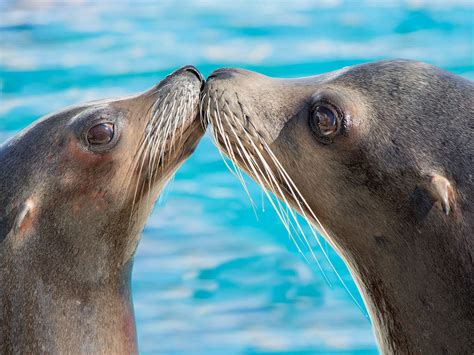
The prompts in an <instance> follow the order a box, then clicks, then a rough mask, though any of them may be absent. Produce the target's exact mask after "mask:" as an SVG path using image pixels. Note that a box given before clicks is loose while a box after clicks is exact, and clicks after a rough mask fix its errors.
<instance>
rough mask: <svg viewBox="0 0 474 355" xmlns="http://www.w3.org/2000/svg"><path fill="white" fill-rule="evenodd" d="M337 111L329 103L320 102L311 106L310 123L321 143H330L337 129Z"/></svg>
mask: <svg viewBox="0 0 474 355" xmlns="http://www.w3.org/2000/svg"><path fill="white" fill-rule="evenodd" d="M339 116H340V115H339V112H338V111H337V110H336V108H335V107H333V106H332V105H330V104H327V103H321V104H318V105H316V106H315V107H314V108H313V111H312V115H311V117H310V125H311V128H312V129H313V131H314V133H315V134H316V136H317V137H318V138H320V140H321V141H322V142H323V143H330V142H331V141H332V140H331V138H332V137H333V136H335V135H336V134H337V133H338V131H339V126H340V119H339Z"/></svg>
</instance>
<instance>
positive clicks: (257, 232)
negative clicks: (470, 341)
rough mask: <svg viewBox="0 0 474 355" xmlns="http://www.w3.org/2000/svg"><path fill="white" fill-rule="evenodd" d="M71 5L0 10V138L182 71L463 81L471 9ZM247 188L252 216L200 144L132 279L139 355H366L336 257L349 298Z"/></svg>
mask: <svg viewBox="0 0 474 355" xmlns="http://www.w3.org/2000/svg"><path fill="white" fill-rule="evenodd" d="M71 3H75V4H76V5H67V4H66V2H65V1H60V2H56V1H48V0H41V1H18V2H15V1H3V2H1V3H0V11H1V13H0V36H1V37H0V46H1V47H0V60H1V61H0V88H1V97H0V100H1V101H0V143H1V142H2V141H4V140H5V139H6V138H7V137H9V136H11V135H13V134H14V133H15V132H17V131H18V130H19V129H21V128H23V127H25V126H26V125H28V124H29V123H31V122H32V121H34V120H35V119H37V118H39V117H40V116H42V115H44V114H46V113H49V112H51V111H54V110H56V109H58V108H61V107H63V106H66V105H69V104H73V103H77V102H81V101H86V100H93V99H98V98H104V97H110V96H117V95H123V94H127V93H131V92H136V91H142V90H144V89H146V88H148V87H150V86H152V85H153V84H154V83H156V82H158V81H159V80H160V79H161V78H163V77H164V76H165V75H166V74H167V73H169V72H170V71H172V70H174V69H176V68H177V67H179V66H181V65H184V64H194V65H196V66H197V67H198V68H199V69H200V70H201V71H202V72H203V73H204V74H205V75H208V74H209V73H210V72H211V71H212V70H213V69H215V68H218V67H220V66H241V67H245V68H249V69H253V70H257V71H260V72H263V73H265V74H268V75H273V76H283V77H294V76H303V75H311V74H317V73H322V72H326V71H330V70H334V69H338V68H340V67H343V66H347V65H352V64H356V63H361V62H365V61H372V60H377V59H384V58H411V59H417V60H423V61H426V62H429V63H432V64H435V65H438V66H440V67H443V68H445V69H447V70H450V71H453V72H455V73H458V74H460V75H463V76H465V77H468V78H470V79H474V63H473V57H474V44H473V38H474V25H473V21H474V20H473V19H474V9H473V5H472V4H473V3H472V1H438V0H436V1H435V0H432V1H429V0H413V1H403V2H397V1H390V0H386V1H380V2H375V1H361V2H346V1H338V0H326V1H320V2H311V1H305V0H295V1H287V2H282V1H258V2H257V1H243V0H234V1H210V0H200V1H179V2H171V1H161V2H159V3H158V2H153V3H152V2H133V3H132V2H131V1H130V2H124V1H122V2H119V1H110V2H109V1H105V2H99V1H71ZM249 184H250V190H251V193H252V196H253V199H254V200H255V202H256V206H257V215H258V220H257V219H256V217H255V215H254V212H253V211H252V208H251V205H250V202H249V199H248V198H247V196H246V195H245V192H244V191H243V189H242V188H241V186H240V184H239V182H238V181H237V180H236V179H235V178H234V177H233V176H232V175H231V174H230V173H229V172H228V171H227V170H226V168H225V165H224V164H223V163H222V161H221V158H220V156H219V154H218V152H217V150H216V149H215V148H214V146H213V145H212V143H211V140H210V138H209V137H207V136H206V137H205V138H204V139H203V140H202V142H201V144H200V145H199V147H198V149H197V151H196V153H195V154H194V155H193V156H192V157H191V158H190V159H189V160H188V161H187V162H186V163H185V164H184V166H183V167H182V169H181V170H180V171H179V172H178V173H177V175H176V177H175V179H174V181H173V183H172V184H171V185H170V186H169V187H168V189H167V191H166V193H165V194H164V197H163V198H162V199H161V201H160V202H159V203H158V204H157V206H156V208H155V210H154V211H153V214H152V216H151V217H150V219H149V221H148V224H147V226H146V228H145V231H144V235H143V240H142V242H141V244H140V247H139V249H138V253H137V257H136V262H135V268H134V273H133V293H134V303H135V311H136V318H137V327H138V338H139V346H140V350H141V352H142V353H162V354H262V353H266V354H268V353H285V354H290V353H291V354H295V353H297V354H316V353H318V354H329V353H330V354H341V353H344V354H375V353H377V350H376V345H375V340H374V336H373V334H372V330H371V326H370V322H369V320H368V319H367V318H366V314H365V311H364V310H363V309H362V310H361V309H360V308H359V307H358V305H357V302H358V303H360V302H361V300H360V297H359V296H358V293H357V290H356V288H355V285H354V284H353V282H352V279H351V277H350V275H349V273H348V271H347V270H346V268H345V267H344V265H343V263H342V262H341V260H340V259H339V258H338V257H337V256H336V255H335V254H334V252H332V251H331V250H330V248H329V247H328V246H326V245H324V246H323V247H324V248H327V249H328V251H329V254H330V256H331V259H332V262H333V263H334V264H335V266H336V269H337V270H338V272H339V273H340V274H341V276H342V278H343V280H344V281H345V282H346V283H347V284H348V288H349V290H350V292H351V293H354V294H355V295H356V296H355V298H356V301H357V302H355V301H354V300H352V299H351V297H350V295H349V293H348V292H347V291H346V290H345V289H344V288H343V287H342V285H341V282H339V281H338V280H337V277H336V275H335V273H334V272H333V271H332V270H331V268H330V265H329V264H328V263H327V262H323V268H324V270H325V273H326V275H327V277H328V279H329V281H330V284H331V285H330V284H328V283H327V282H326V281H325V279H324V277H323V275H322V273H321V272H320V271H318V269H317V267H316V266H315V265H314V263H311V264H307V263H306V262H305V261H304V260H303V258H302V257H301V256H300V255H299V254H298V253H297V250H296V248H295V247H294V246H293V244H292V242H291V241H290V240H289V238H288V236H287V233H286V232H285V229H284V227H283V225H282V224H281V223H280V222H279V221H278V218H277V217H276V215H275V213H274V212H272V211H271V208H270V206H268V203H267V205H265V206H262V203H261V194H260V189H259V188H258V186H256V185H255V184H253V183H252V182H249ZM316 250H318V249H316ZM317 254H318V257H319V259H320V260H324V258H323V256H322V253H321V251H317Z"/></svg>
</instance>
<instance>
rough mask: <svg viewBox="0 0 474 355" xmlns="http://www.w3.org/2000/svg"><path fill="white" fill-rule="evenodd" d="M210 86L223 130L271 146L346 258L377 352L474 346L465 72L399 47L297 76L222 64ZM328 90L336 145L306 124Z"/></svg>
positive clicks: (471, 103)
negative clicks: (396, 55)
mask: <svg viewBox="0 0 474 355" xmlns="http://www.w3.org/2000/svg"><path fill="white" fill-rule="evenodd" d="M204 95H206V97H208V98H209V99H208V101H206V100H205V101H204V103H205V107H204V111H206V110H208V112H211V114H210V119H211V123H214V124H215V123H216V120H218V119H219V118H218V117H216V115H213V114H212V112H213V110H215V109H217V108H218V109H219V110H220V112H221V115H223V114H224V113H226V114H227V117H231V120H230V121H229V122H230V123H229V122H227V123H225V122H224V123H223V124H224V128H225V130H226V131H227V132H229V131H230V125H232V127H233V128H234V129H239V127H240V135H241V137H245V132H244V131H246V132H247V133H248V134H249V135H250V136H252V137H260V139H263V140H264V141H265V142H266V143H267V144H268V145H269V146H270V147H271V150H272V151H273V152H274V154H275V155H276V156H277V158H278V160H279V161H280V162H281V164H282V165H283V166H284V168H285V169H286V171H287V172H288V173H289V175H290V176H291V178H292V179H293V181H294V182H295V184H296V186H297V187H298V188H299V190H300V191H301V193H302V195H303V196H304V198H305V199H306V200H307V202H308V204H309V206H310V208H311V210H312V211H314V213H315V215H316V216H317V218H318V219H319V221H320V222H321V224H322V225H323V226H324V228H325V229H326V230H327V231H328V235H326V237H327V238H328V239H329V241H330V242H331V243H332V245H334V246H335V248H336V249H337V250H338V252H339V254H340V255H341V256H342V257H343V258H344V260H345V262H346V263H347V265H348V266H349V268H350V270H351V272H352V274H353V276H354V278H355V280H356V282H357V284H358V287H359V289H360V291H361V293H362V295H363V298H364V300H365V303H366V306H367V308H368V310H369V313H370V316H371V319H372V322H373V325H374V329H375V333H376V337H377V339H378V344H379V347H380V349H381V351H382V352H383V353H385V354H471V353H473V351H474V266H473V252H474V239H473V238H474V211H473V209H474V207H473V201H474V193H473V192H474V187H473V166H474V164H473V129H474V84H473V83H472V82H471V81H469V80H466V79H463V78H461V77H459V76H456V75H453V74H451V73H449V72H446V71H443V70H441V69H439V68H436V67H433V66H431V65H428V64H424V63H419V62H413V61H405V60H394V61H381V62H374V63H368V64H364V65H359V66H354V67H350V68H344V69H342V70H340V71H336V72H333V73H328V74H323V75H319V76H315V77H309V78H300V79H276V78H269V77H266V76H263V75H260V74H257V73H254V72H250V71H246V70H241V69H220V70H218V71H216V72H214V73H213V74H212V75H211V76H210V78H209V79H208V82H207V86H206V88H205V90H204ZM322 99H328V100H329V101H331V100H334V101H335V104H336V106H339V107H341V108H342V110H343V111H344V112H345V115H347V127H345V133H344V134H342V135H340V136H337V137H335V138H334V140H333V143H332V144H322V143H321V142H320V141H318V140H317V139H316V137H315V134H314V133H313V131H312V129H311V128H310V125H309V123H308V122H309V115H310V110H311V107H312V105H314V104H315V100H322ZM224 107H225V109H224ZM237 121H239V122H240V123H241V124H235V122H237ZM242 126H243V127H244V128H242ZM228 137H231V135H230V134H228ZM230 139H231V140H233V142H232V144H235V139H233V138H230ZM220 143H221V147H222V149H223V150H224V151H227V150H226V147H225V146H224V145H223V144H222V141H221V142H220ZM249 151H251V150H249ZM236 161H237V163H238V164H240V166H241V167H243V168H244V169H245V164H243V162H242V161H239V159H236ZM247 170H248V169H247ZM250 173H251V172H250ZM251 175H253V174H252V173H251ZM436 181H438V182H439V183H437V182H436ZM280 185H281V187H282V188H283V189H284V191H286V192H287V191H288V189H286V187H287V186H285V183H284V182H283V181H281V180H280ZM443 189H444V190H443ZM273 192H275V193H276V194H277V195H281V194H279V193H278V191H275V189H274V191H273ZM286 192H285V194H286ZM448 197H449V199H448ZM287 198H288V199H289V200H291V196H287ZM450 203H451V204H452V206H450V205H449V204H450ZM291 204H292V205H293V207H294V208H295V209H297V210H299V208H298V205H297V204H296V203H295V201H294V200H293V201H292V202H291ZM433 206H441V207H442V208H433ZM300 212H301V211H300ZM312 222H313V223H314V224H315V225H317V223H316V221H315V220H312Z"/></svg>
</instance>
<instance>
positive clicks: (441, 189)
mask: <svg viewBox="0 0 474 355" xmlns="http://www.w3.org/2000/svg"><path fill="white" fill-rule="evenodd" d="M429 192H430V194H431V197H432V198H433V199H434V201H435V205H437V206H438V207H440V208H441V209H442V210H443V212H444V213H445V214H446V215H449V212H450V211H452V210H454V208H455V200H454V189H453V186H452V185H451V183H450V182H449V180H448V179H446V178H445V177H443V176H440V175H433V176H432V177H431V179H430V184H429Z"/></svg>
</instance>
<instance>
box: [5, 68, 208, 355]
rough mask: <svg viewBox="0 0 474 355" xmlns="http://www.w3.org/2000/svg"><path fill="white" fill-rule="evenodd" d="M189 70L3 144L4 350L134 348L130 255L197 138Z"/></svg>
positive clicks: (193, 73) (55, 118) (70, 111)
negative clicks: (168, 182)
mask: <svg viewBox="0 0 474 355" xmlns="http://www.w3.org/2000/svg"><path fill="white" fill-rule="evenodd" d="M202 84H203V79H202V76H201V74H200V73H199V72H198V71H197V70H196V69H195V68H194V67H191V66H187V67H183V68H181V69H179V70H177V71H175V72H174V73H172V74H170V75H169V76H168V77H166V78H165V79H164V80H162V81H161V82H160V83H158V84H157V85H155V86H154V87H152V88H151V89H150V90H148V91H145V92H143V93H141V94H138V95H134V96H130V97H125V98H119V99H115V100H104V101H96V102H91V103H87V104H83V105H79V106H74V107H70V108H66V109H64V110H62V111H60V112H57V113H54V114H51V115H48V116H45V117H44V118H42V119H40V120H38V121H36V122H35V123H33V124H32V125H31V126H30V127H28V128H26V129H25V130H23V131H22V132H20V133H18V134H17V135H16V136H14V137H13V138H12V139H10V140H9V141H8V142H7V143H5V144H4V145H3V146H2V147H1V148H0V353H1V354H10V353H15V354H16V353H18V354H38V353H48V354H78V353H84V354H103V353H108V354H130V353H136V352H137V344H136V332H135V321H134V314H133V306H132V299H131V290H130V276H131V270H132V263H133V255H134V253H135V249H136V247H137V243H138V241H139V239H140V234H141V231H142V229H143V226H144V224H145V221H146V218H147V217H148V215H149V213H150V212H151V209H152V207H153V204H154V202H155V200H156V198H157V196H158V194H159V193H160V191H161V189H162V188H163V186H164V185H165V184H166V182H167V180H168V179H169V178H170V177H171V176H172V174H173V173H174V172H175V171H176V169H177V168H178V167H179V165H180V164H181V163H182V162H183V161H184V160H185V159H186V158H187V157H188V156H189V155H190V154H191V152H192V151H193V150H194V148H195V146H196V144H197V142H198V141H199V139H200V138H201V136H202V135H203V132H204V131H203V127H202V125H201V122H200V119H199V115H198V106H199V94H200V90H201V87H202Z"/></svg>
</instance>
